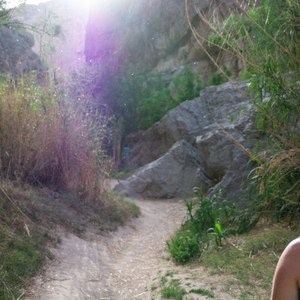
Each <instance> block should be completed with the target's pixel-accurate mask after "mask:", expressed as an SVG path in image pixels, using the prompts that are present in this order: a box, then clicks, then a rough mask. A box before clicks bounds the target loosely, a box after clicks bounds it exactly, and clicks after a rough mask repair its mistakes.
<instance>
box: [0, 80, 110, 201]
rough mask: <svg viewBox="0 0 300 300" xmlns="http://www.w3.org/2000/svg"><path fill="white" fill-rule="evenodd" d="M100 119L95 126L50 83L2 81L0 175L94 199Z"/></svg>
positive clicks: (100, 164)
mask: <svg viewBox="0 0 300 300" xmlns="http://www.w3.org/2000/svg"><path fill="white" fill-rule="evenodd" d="M106 121H107V120H106V118H105V116H100V117H98V118H97V122H96V121H95V120H94V119H93V118H91V117H90V115H89V114H88V111H87V110H86V108H85V107H84V106H83V105H81V103H79V102H78V101H77V100H76V101H70V99H68V97H67V96H66V95H64V94H63V93H61V92H60V91H59V90H58V89H56V88H54V87H52V86H51V85H48V86H46V87H43V88H40V87H38V86H37V85H35V84H34V82H33V81H32V80H31V79H23V80H20V81H19V82H18V83H14V82H11V81H10V82H9V81H5V82H2V83H1V85H0V172H1V177H2V178H7V179H13V180H18V181H22V182H29V183H31V184H35V185H40V186H48V187H52V188H59V189H68V190H70V191H75V192H76V193H77V194H78V195H80V196H81V197H83V198H85V199H93V198H98V197H97V195H100V194H102V193H103V189H102V185H101V182H102V179H103V178H104V176H105V174H106V170H105V167H104V165H105V164H106V161H105V159H104V152H103V151H102V150H101V146H102V139H103V137H104V133H103V132H104V130H103V128H105V126H106Z"/></svg>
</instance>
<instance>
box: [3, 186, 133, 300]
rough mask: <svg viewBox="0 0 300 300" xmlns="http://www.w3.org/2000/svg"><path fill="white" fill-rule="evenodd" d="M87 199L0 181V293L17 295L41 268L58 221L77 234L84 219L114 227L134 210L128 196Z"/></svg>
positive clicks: (102, 227) (53, 242) (105, 227)
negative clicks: (103, 199) (86, 200)
mask: <svg viewBox="0 0 300 300" xmlns="http://www.w3.org/2000/svg"><path fill="white" fill-rule="evenodd" d="M108 199H109V201H106V202H105V203H106V204H105V205H104V204H103V203H100V202H99V203H97V202H94V203H87V202H83V201H81V200H80V199H78V198H76V197H75V196H73V195H71V194H67V193H64V194H60V193H54V192H53V191H51V190H48V189H45V188H44V189H37V188H33V187H30V186H18V185H16V184H14V185H13V184H12V183H11V182H7V181H5V182H4V181H2V182H0V299H14V298H18V297H19V296H20V295H22V293H23V289H24V287H26V285H27V284H28V283H29V280H30V278H31V277H32V276H33V275H34V274H36V273H37V272H39V271H40V270H41V267H42V266H43V262H44V261H45V259H46V258H48V259H52V257H51V254H50V252H49V251H48V250H47V248H49V246H55V245H56V244H57V243H58V242H59V236H58V235H57V233H56V229H57V228H58V227H60V228H64V229H65V230H67V231H71V232H74V233H75V234H79V235H82V234H84V231H85V229H86V226H87V225H90V224H93V226H95V227H96V228H97V229H98V230H101V231H103V230H114V229H116V228H117V226H118V225H122V224H124V223H125V222H126V221H127V220H128V219H129V218H131V217H137V216H138V215H139V208H138V207H136V206H135V205H134V204H132V203H131V202H128V201H126V200H124V199H121V198H118V197H117V196H115V195H109V196H108Z"/></svg>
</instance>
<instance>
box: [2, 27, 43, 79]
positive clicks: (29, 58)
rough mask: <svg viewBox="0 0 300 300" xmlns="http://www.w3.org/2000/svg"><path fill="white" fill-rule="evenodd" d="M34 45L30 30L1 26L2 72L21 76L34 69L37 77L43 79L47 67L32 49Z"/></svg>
mask: <svg viewBox="0 0 300 300" xmlns="http://www.w3.org/2000/svg"><path fill="white" fill-rule="evenodd" d="M33 45H34V38H33V36H32V34H30V33H29V32H27V31H25V30H15V29H13V28H12V27H9V26H2V27H0V73H8V74H11V75H12V76H13V77H19V76H21V75H23V74H26V73H30V72H32V71H34V72H35V73H36V74H37V78H38V79H40V80H42V79H43V78H44V76H45V67H44V66H43V64H42V62H41V60H40V58H39V56H38V55H37V54H36V53H35V52H33V51H32V47H33Z"/></svg>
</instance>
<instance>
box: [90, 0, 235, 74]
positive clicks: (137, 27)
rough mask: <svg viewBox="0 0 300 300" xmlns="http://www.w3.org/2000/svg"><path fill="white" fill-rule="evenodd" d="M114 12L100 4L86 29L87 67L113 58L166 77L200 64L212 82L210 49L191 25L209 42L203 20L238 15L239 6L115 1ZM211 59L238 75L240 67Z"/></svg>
mask: <svg viewBox="0 0 300 300" xmlns="http://www.w3.org/2000/svg"><path fill="white" fill-rule="evenodd" d="M110 3H111V6H110V7H104V5H101V4H95V6H94V7H93V8H92V10H91V12H90V16H89V22H88V26H87V34H86V44H85V55H86V58H87V60H88V61H94V60H100V61H102V62H106V61H107V58H108V57H112V61H114V62H115V61H118V62H120V63H124V62H127V63H132V64H136V63H139V62H143V65H144V67H145V66H146V67H147V68H150V69H155V70H156V71H163V70H167V69H173V68H176V67H178V66H181V65H187V64H194V63H196V66H197V68H198V69H197V72H198V73H200V74H201V75H202V77H205V76H209V74H211V72H212V69H213V68H214V66H213V64H210V63H208V62H209V59H208V57H207V55H206V50H207V49H208V45H207V43H206V42H202V43H200V44H199V41H196V39H195V38H194V36H193V34H192V31H191V28H190V25H189V22H191V24H192V25H193V26H194V27H195V28H196V30H197V32H199V33H200V34H201V35H202V36H203V37H204V38H206V37H207V36H208V33H209V31H210V29H209V26H208V25H207V24H206V22H204V21H203V20H201V18H200V17H199V12H201V13H203V14H204V15H205V16H206V18H208V19H210V20H213V21H216V20H222V19H224V18H226V17H227V16H228V14H229V13H230V12H232V11H236V10H237V9H238V7H239V6H238V5H237V4H236V3H237V2H236V1H235V0H226V1H225V0H224V1H223V0H212V1H208V0H193V1H187V7H185V1H183V0H139V1H136V0H123V1H121V0H111V1H110ZM214 51H215V52H212V49H210V53H211V54H212V55H213V56H214V58H215V59H216V60H217V61H218V62H219V63H220V64H226V65H227V67H228V68H229V69H230V70H233V71H236V72H238V71H239V70H236V69H238V68H239V66H238V65H237V62H236V61H234V60H231V59H230V58H228V57H224V56H222V55H220V53H219V52H218V51H216V49H215V50H214Z"/></svg>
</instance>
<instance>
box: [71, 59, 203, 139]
mask: <svg viewBox="0 0 300 300" xmlns="http://www.w3.org/2000/svg"><path fill="white" fill-rule="evenodd" d="M71 85H72V91H73V93H75V94H76V96H77V97H78V96H80V95H90V96H92V97H93V98H94V99H95V106H96V107H97V108H98V109H99V108H102V107H106V109H107V110H108V111H109V112H110V113H111V114H112V115H115V116H116V118H117V120H118V124H119V125H120V126H121V127H122V134H123V136H126V135H127V134H129V133H131V132H134V131H137V130H139V129H147V128H148V127H150V126H151V125H153V124H154V123H155V122H157V121H159V120H160V119H161V118H162V117H163V116H164V115H165V114H166V112H167V111H169V110H170V109H171V108H174V107H175V106H177V105H178V104H180V103H181V102H182V101H185V100H189V99H193V98H195V97H196V96H197V95H198V94H199V91H200V90H201V89H202V88H203V83H202V82H201V81H200V80H199V78H198V76H197V75H196V74H194V73H193V72H192V71H191V69H190V68H188V67H186V68H184V70H183V71H182V73H180V74H179V75H176V76H173V77H172V78H171V79H167V75H163V74H157V73H151V72H149V71H148V70H141V69H140V68H139V67H137V66H133V65H126V66H124V67H123V68H120V67H117V66H111V65H110V64H109V65H108V66H107V65H105V64H104V65H98V64H97V63H93V64H91V65H89V66H87V67H86V68H85V69H83V70H81V71H79V72H74V73H73V75H72V80H71Z"/></svg>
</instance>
